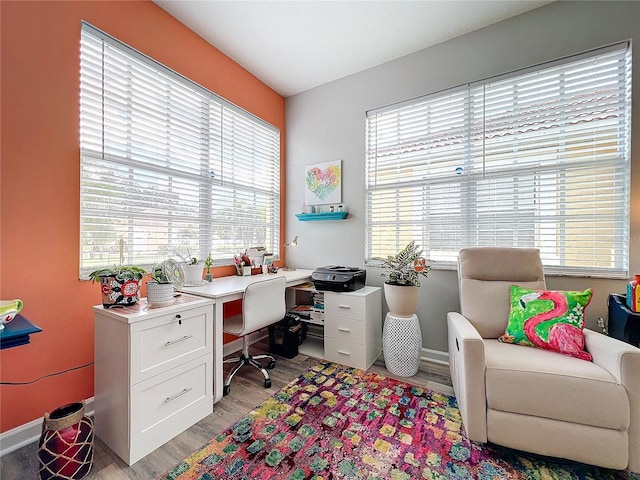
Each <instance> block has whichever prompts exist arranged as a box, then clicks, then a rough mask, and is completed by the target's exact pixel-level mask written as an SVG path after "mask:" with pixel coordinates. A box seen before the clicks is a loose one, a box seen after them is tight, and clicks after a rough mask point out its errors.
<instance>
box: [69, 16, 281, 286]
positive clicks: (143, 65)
mask: <svg viewBox="0 0 640 480" xmlns="http://www.w3.org/2000/svg"><path fill="white" fill-rule="evenodd" d="M80 58H81V63H80V65H81V68H80V157H81V185H80V273H81V276H82V275H86V274H87V273H89V272H90V271H91V270H94V269H96V268H98V267H104V266H108V265H112V264H117V263H119V261H120V246H119V245H120V240H124V243H125V247H124V253H125V259H124V261H125V263H135V264H138V265H145V266H150V265H151V264H153V263H155V262H158V261H161V260H163V259H166V258H169V257H174V258H177V257H176V252H180V253H181V254H183V255H184V254H186V252H187V251H188V252H189V253H190V254H191V256H196V257H198V258H199V259H204V258H205V257H206V256H207V254H208V253H209V252H211V255H212V257H213V259H214V262H215V263H216V264H223V263H232V258H233V254H234V253H237V252H238V251H240V250H243V249H244V248H246V247H253V246H259V245H260V246H261V245H264V246H265V247H266V248H267V250H269V251H272V252H276V253H277V252H278V251H279V245H280V239H279V230H280V133H279V131H278V129H276V128H275V127H273V126H271V125H269V124H267V123H265V122H264V121H262V120H260V119H258V118H257V117H255V116H253V115H251V114H249V113H247V112H246V111H244V110H242V109H240V108H238V107H236V106H234V105H232V104H231V103H229V102H227V101H225V100H224V99H222V98H220V97H218V96H216V95H214V94H213V93H211V92H210V91H208V90H206V89H205V88H203V87H201V86H199V85H197V84H195V83H193V82H191V81H190V80H188V79H186V78H184V77H182V76H181V75H179V74H177V73H176V72H174V71H172V70H170V69H168V68H166V67H164V66H162V65H160V64H158V63H156V62H155V61H153V60H151V59H149V58H148V57H146V56H144V55H143V54H141V53H140V52H137V51H135V50H133V49H131V48H130V47H128V46H126V45H124V44H122V43H120V42H119V41H117V40H115V39H113V38H112V37H110V36H108V35H106V34H105V33H103V32H101V31H99V30H97V29H95V28H93V27H91V26H89V25H88V24H83V26H82V39H81V52H80Z"/></svg>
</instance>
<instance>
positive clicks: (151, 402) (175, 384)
mask: <svg viewBox="0 0 640 480" xmlns="http://www.w3.org/2000/svg"><path fill="white" fill-rule="evenodd" d="M212 411H213V357H212V356H210V355H205V356H204V357H201V358H197V359H195V360H192V361H191V362H187V363H186V364H184V365H180V366H179V367H176V368H174V369H171V370H168V371H166V372H164V373H161V374H159V375H157V376H156V377H153V378H150V379H149V380H146V381H144V382H141V383H139V384H137V385H134V386H133V387H132V389H131V444H130V446H129V447H130V455H131V458H130V459H129V461H130V463H134V462H136V461H137V460H138V459H140V458H142V457H144V456H145V455H147V454H148V453H149V452H152V451H153V450H155V449H156V448H157V447H159V446H160V445H163V444H164V443H166V442H167V441H169V440H171V439H172V438H173V437H175V436H176V435H178V434H179V433H181V432H183V431H184V430H186V429H187V428H189V427H190V426H191V425H193V424H194V423H196V422H198V421H199V420H201V419H202V418H204V417H206V416H207V415H209V414H210V413H211V412H212Z"/></svg>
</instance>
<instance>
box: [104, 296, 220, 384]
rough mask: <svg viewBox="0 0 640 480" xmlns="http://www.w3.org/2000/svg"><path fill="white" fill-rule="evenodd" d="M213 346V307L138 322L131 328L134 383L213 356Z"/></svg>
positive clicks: (132, 375)
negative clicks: (206, 355) (207, 354)
mask: <svg viewBox="0 0 640 480" xmlns="http://www.w3.org/2000/svg"><path fill="white" fill-rule="evenodd" d="M212 345H213V309H212V308H210V307H199V308H193V309H189V310H184V311H181V312H180V313H179V314H175V313H172V314H169V315H163V316H160V317H156V318H152V319H150V320H145V321H141V322H138V323H135V324H133V325H132V328H131V384H132V385H133V384H136V383H138V382H141V381H143V380H145V379H148V378H151V377H152V376H154V375H157V374H158V373H160V372H163V371H165V370H168V369H170V368H173V367H175V366H177V365H181V364H183V363H185V362H188V361H189V360H191V359H193V358H196V357H199V356H201V355H203V354H205V353H210V352H212V351H213V347H212ZM114 361H117V359H114Z"/></svg>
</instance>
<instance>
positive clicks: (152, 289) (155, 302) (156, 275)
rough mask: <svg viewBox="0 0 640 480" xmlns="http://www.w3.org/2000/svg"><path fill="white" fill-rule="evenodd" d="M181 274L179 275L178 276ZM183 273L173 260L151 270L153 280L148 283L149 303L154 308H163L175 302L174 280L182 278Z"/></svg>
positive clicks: (157, 265)
mask: <svg viewBox="0 0 640 480" xmlns="http://www.w3.org/2000/svg"><path fill="white" fill-rule="evenodd" d="M177 272H180V273H179V275H176V274H177ZM180 275H182V271H181V270H180V267H179V266H178V264H177V263H176V262H175V261H173V260H165V261H164V262H162V263H158V264H156V265H154V266H153V268H152V269H151V280H149V281H148V282H147V302H148V303H149V305H151V306H152V307H161V306H163V305H169V304H170V303H171V302H173V294H174V279H176V278H180Z"/></svg>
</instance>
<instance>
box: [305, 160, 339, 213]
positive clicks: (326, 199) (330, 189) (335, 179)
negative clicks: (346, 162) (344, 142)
mask: <svg viewBox="0 0 640 480" xmlns="http://www.w3.org/2000/svg"><path fill="white" fill-rule="evenodd" d="M304 181H305V190H304V191H305V202H306V203H307V205H326V204H337V203H341V202H342V160H336V161H333V162H324V163H317V164H315V165H307V166H306V167H305V176H304Z"/></svg>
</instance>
